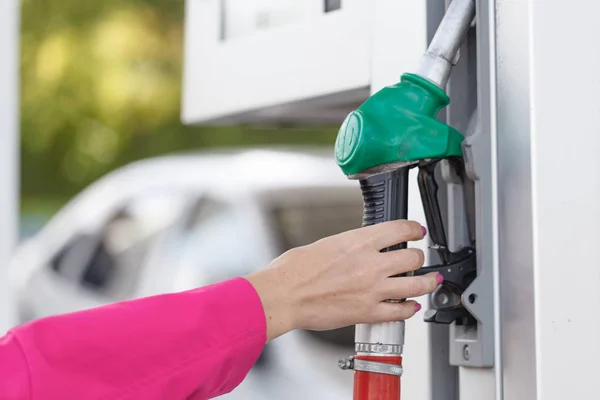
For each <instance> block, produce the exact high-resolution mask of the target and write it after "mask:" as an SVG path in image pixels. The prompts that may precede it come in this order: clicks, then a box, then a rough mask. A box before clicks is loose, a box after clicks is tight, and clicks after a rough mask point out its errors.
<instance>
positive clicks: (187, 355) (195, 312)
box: [13, 279, 266, 400]
mask: <svg viewBox="0 0 600 400" xmlns="http://www.w3.org/2000/svg"><path fill="white" fill-rule="evenodd" d="M265 332H266V325H265V317H264V312H263V308H262V305H261V302H260V299H259V297H258V295H257V294H256V291H255V290H254V288H253V287H252V286H251V285H250V283H249V282H247V281H246V280H244V279H236V280H233V281H228V282H224V283H221V284H217V285H212V286H208V287H206V288H201V289H197V290H192V291H188V292H183V293H176V294H166V295H160V296H154V297H150V298H144V299H139V300H133V301H128V302H122V303H116V304H113V305H109V306H105V307H100V308H97V309H93V310H87V311H83V312H79V313H73V314H68V315H62V316H56V317H51V318H46V319H42V320H39V321H35V322H33V323H30V324H27V325H24V326H22V327H19V328H17V329H15V330H14V332H13V333H14V335H15V337H16V338H17V340H18V342H19V343H20V347H21V349H22V351H23V354H24V359H25V360H26V362H27V364H28V365H29V369H30V373H29V375H30V382H31V383H30V387H31V389H30V390H31V392H32V395H31V398H32V399H38V398H49V397H52V398H94V399H104V398H106V399H111V400H112V399H134V398H135V399H138V398H143V399H148V400H150V399H164V398H169V399H174V400H176V399H187V398H189V397H192V396H193V398H197V399H208V398H212V397H215V396H218V395H221V394H223V393H227V392H229V391H231V390H232V389H233V388H235V387H236V386H237V385H238V384H239V383H240V382H241V381H242V380H243V379H244V377H245V376H246V374H247V373H248V371H249V370H250V368H251V367H252V365H253V364H254V362H255V361H256V359H257V358H258V356H259V355H260V352H261V351H262V348H263V346H264V344H265V341H266V334H265Z"/></svg>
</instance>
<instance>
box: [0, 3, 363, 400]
mask: <svg viewBox="0 0 600 400" xmlns="http://www.w3.org/2000/svg"><path fill="white" fill-rule="evenodd" d="M198 1H199V0H198ZM233 3H235V4H236V5H237V7H243V6H244V5H248V4H250V2H248V3H245V2H240V1H237V2H233ZM252 3H253V4H255V5H256V4H257V2H256V1H254V2H252ZM263 3H265V4H266V3H268V2H264V1H263ZM271 3H272V4H271V5H275V4H278V3H274V2H271ZM291 3H294V2H293V1H288V2H287V3H286V4H287V5H288V6H289V5H291ZM314 3H315V4H317V2H314ZM261 4H262V3H261ZM295 4H296V5H297V6H298V7H300V8H302V7H303V6H302V3H301V2H295ZM325 5H326V8H327V10H326V11H327V12H329V11H334V10H336V9H339V8H340V6H341V3H340V1H326V2H325ZM184 9H185V2H183V1H175V0H103V1H98V2H95V1H80V0H21V28H20V34H21V38H20V71H19V73H20V77H21V78H20V79H21V80H20V138H21V139H20V140H21V142H20V156H21V157H20V164H21V165H20V187H21V189H20V196H21V197H20V221H19V231H20V238H19V243H18V246H17V249H16V250H15V252H14V255H13V257H12V260H11V265H10V269H9V271H10V281H11V287H12V291H13V293H14V300H15V303H16V304H15V305H16V308H17V312H16V319H17V323H24V322H26V321H30V320H32V319H37V318H40V317H44V316H49V315H55V314H58V313H64V312H69V311H75V310H81V309H85V308H89V307H94V306H98V305H102V304H106V303H110V302H114V301H119V300H125V299H130V298H135V297H139V296H146V295H151V294H157V293H165V292H172V291H179V290H185V289H189V288H193V287H198V286H202V285H207V284H210V283H213V282H217V281H220V280H224V279H228V278H232V277H235V276H240V275H244V274H248V273H250V272H252V271H255V270H256V269H259V268H262V267H264V266H266V265H267V264H268V263H269V262H270V261H271V260H272V259H273V258H275V257H277V256H278V255H279V254H281V253H283V252H285V251H286V250H288V249H290V248H293V247H296V246H301V245H305V244H308V243H311V242H313V241H315V240H318V239H320V238H322V237H325V236H329V235H332V234H335V233H339V232H342V231H345V230H348V229H352V228H356V227H358V226H360V223H361V217H362V200H361V197H360V191H359V190H358V187H357V185H356V184H355V182H353V181H349V180H347V179H346V177H345V176H343V174H342V172H341V171H340V170H339V168H338V167H337V165H336V163H335V161H334V159H333V145H334V141H335V135H336V133H337V130H338V128H339V123H340V122H341V120H339V119H338V118H337V117H336V118H334V119H333V121H335V123H333V122H332V123H331V124H329V125H327V124H324V123H323V122H322V120H321V121H316V116H315V121H311V118H308V121H307V122H308V123H310V125H307V124H302V123H300V124H299V123H290V122H289V121H288V122H287V123H286V122H283V121H279V122H274V121H270V122H269V123H253V124H248V123H246V124H241V123H234V124H227V125H226V126H217V125H214V126H212V125H210V124H203V125H202V126H194V125H184V124H182V122H181V114H182V111H181V109H182V107H181V102H182V100H181V99H182V70H183V65H184V16H185V15H184V14H185V13H184ZM281 9H282V10H284V9H285V7H282V8H281ZM318 10H320V8H318ZM319 12H320V11H319ZM236 15H238V16H239V15H242V14H240V13H237V14H236ZM299 16H301V15H300V14H294V13H287V14H286V13H283V14H281V15H280V17H281V18H280V19H281V21H283V22H285V23H288V22H290V21H291V22H293V21H295V19H294V18H296V17H299ZM296 19H297V18H296ZM243 20H244V18H242V19H241V21H242V22H244V21H243ZM245 20H246V22H247V21H248V20H249V19H248V18H246V19H245ZM242 22H239V23H236V21H233V20H232V21H228V22H227V26H228V31H229V32H230V34H231V35H233V36H235V35H243V34H244V32H246V31H247V30H248V26H246V25H244V23H242ZM258 22H260V23H264V21H262V22H261V21H258ZM258 22H257V23H258ZM259 25H260V24H259ZM314 62H316V63H318V62H319V60H314ZM282 72H285V71H282ZM365 93H366V92H365V89H361V92H360V94H361V96H364V95H365ZM343 112H345V111H343ZM353 339H354V330H353V327H348V328H342V329H338V330H335V331H328V332H293V333H292V334H289V335H286V336H284V337H282V338H280V339H278V340H277V341H274V342H272V343H269V345H268V346H267V347H266V348H265V350H264V352H263V354H262V355H261V358H260V360H259V362H258V363H257V365H256V366H255V367H254V368H253V370H252V371H251V373H250V375H249V377H248V379H246V380H245V381H244V383H243V384H242V385H241V386H240V387H239V388H238V389H236V390H235V391H234V392H233V393H232V394H230V395H227V396H225V397H227V398H231V399H233V398H240V399H250V400H254V399H282V398H285V399H290V400H291V399H296V398H298V399H305V398H306V397H309V396H311V397H314V398H328V399H338V398H339V399H343V398H349V397H350V396H351V389H352V384H351V380H352V374H348V373H345V372H344V371H341V370H339V369H338V368H337V366H336V363H337V360H338V359H339V358H341V357H345V356H348V355H350V354H352V353H353V347H354V346H353V341H354V340H353ZM317 379H318V380H319V381H320V382H323V384H322V385H319V386H318V387H306V385H305V382H310V381H316V380H317Z"/></svg>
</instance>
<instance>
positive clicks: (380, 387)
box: [354, 355, 402, 400]
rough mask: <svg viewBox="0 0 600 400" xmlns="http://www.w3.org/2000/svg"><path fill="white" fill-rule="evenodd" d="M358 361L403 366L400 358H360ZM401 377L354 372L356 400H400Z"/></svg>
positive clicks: (358, 357)
mask: <svg viewBox="0 0 600 400" xmlns="http://www.w3.org/2000/svg"><path fill="white" fill-rule="evenodd" d="M355 359H356V360H364V361H375V362H380V363H387V364H393V365H398V366H402V357H400V356H359V355H357V356H356V357H355ZM399 399H400V377H399V376H395V375H388V374H382V373H375V372H365V371H355V372H354V400H399Z"/></svg>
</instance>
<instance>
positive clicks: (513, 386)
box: [496, 1, 577, 400]
mask: <svg viewBox="0 0 600 400" xmlns="http://www.w3.org/2000/svg"><path fill="white" fill-rule="evenodd" d="M496 13H497V15H496V18H497V19H496V21H497V28H496V29H497V31H496V34H497V39H496V46H497V61H496V62H497V87H498V92H497V132H498V153H497V154H498V211H499V220H498V223H499V227H498V228H499V239H500V240H499V250H500V267H501V269H500V279H501V298H502V353H503V358H504V363H505V364H504V371H503V372H504V382H503V385H504V396H505V397H504V398H505V399H506V400H520V399H531V400H534V399H541V398H540V397H538V393H537V391H536V381H537V376H536V354H535V346H536V343H535V341H536V339H535V305H534V304H535V303H534V268H533V265H534V254H533V245H534V244H533V229H534V226H533V223H534V222H533V210H532V200H533V199H532V195H533V192H532V181H531V178H532V166H531V163H532V158H531V156H532V154H531V151H532V149H531V131H530V126H531V119H530V118H531V115H530V109H531V106H532V105H531V98H530V93H529V90H530V89H529V87H530V82H531V81H530V79H531V76H530V75H529V74H530V70H529V68H530V65H529V62H530V56H529V53H530V37H529V35H530V31H529V30H530V17H531V14H530V5H529V4H528V2H527V1H498V2H497V10H496ZM548 67H549V66H548ZM560 347H562V344H561V345H559V347H558V348H560ZM558 348H557V349H558ZM557 367H558V368H560V367H559V365H557ZM565 367H566V366H565ZM569 386H570V385H569ZM572 398H573V399H575V398H577V397H572ZM543 400H549V398H547V397H543Z"/></svg>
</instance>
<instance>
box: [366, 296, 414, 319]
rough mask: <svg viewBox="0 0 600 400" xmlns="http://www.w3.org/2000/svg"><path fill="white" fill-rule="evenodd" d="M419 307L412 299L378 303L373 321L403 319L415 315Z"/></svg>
mask: <svg viewBox="0 0 600 400" xmlns="http://www.w3.org/2000/svg"><path fill="white" fill-rule="evenodd" d="M420 309H421V305H420V304H419V303H417V302H416V301H414V300H407V301H405V302H403V303H385V302H384V303H380V304H379V305H378V308H377V312H376V317H375V318H376V321H375V322H392V321H404V320H405V319H409V318H410V317H412V316H413V315H415V314H416V313H417V311H419V310H420Z"/></svg>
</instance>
